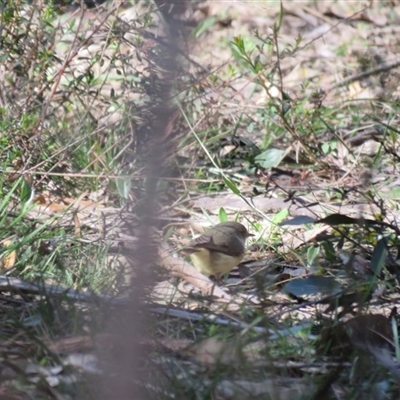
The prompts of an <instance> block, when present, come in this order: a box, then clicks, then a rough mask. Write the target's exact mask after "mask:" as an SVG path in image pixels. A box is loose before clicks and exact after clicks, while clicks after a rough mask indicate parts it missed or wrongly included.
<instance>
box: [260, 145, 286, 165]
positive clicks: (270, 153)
mask: <svg viewBox="0 0 400 400" xmlns="http://www.w3.org/2000/svg"><path fill="white" fill-rule="evenodd" d="M284 155H285V150H281V149H268V150H265V151H264V152H262V153H261V154H259V155H258V156H257V157H256V158H255V162H256V163H258V164H259V165H260V167H262V168H272V167H277V166H278V165H279V164H280V163H281V161H282V159H283V157H284Z"/></svg>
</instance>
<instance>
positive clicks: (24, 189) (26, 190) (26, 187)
mask: <svg viewBox="0 0 400 400" xmlns="http://www.w3.org/2000/svg"><path fill="white" fill-rule="evenodd" d="M31 196H32V186H31V185H30V184H29V183H28V182H27V181H26V180H25V179H22V181H21V188H20V199H21V202H22V203H26V202H28V201H29V199H30V198H31Z"/></svg>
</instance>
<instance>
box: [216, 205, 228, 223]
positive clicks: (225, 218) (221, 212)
mask: <svg viewBox="0 0 400 400" xmlns="http://www.w3.org/2000/svg"><path fill="white" fill-rule="evenodd" d="M218 218H219V221H220V222H226V221H228V214H227V213H226V211H225V208H223V207H220V208H219V211H218Z"/></svg>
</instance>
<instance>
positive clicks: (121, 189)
mask: <svg viewBox="0 0 400 400" xmlns="http://www.w3.org/2000/svg"><path fill="white" fill-rule="evenodd" d="M116 184H117V190H118V194H119V195H120V196H121V197H122V198H123V199H125V200H127V199H128V198H129V192H130V190H131V180H130V178H125V179H124V178H119V179H117V182H116Z"/></svg>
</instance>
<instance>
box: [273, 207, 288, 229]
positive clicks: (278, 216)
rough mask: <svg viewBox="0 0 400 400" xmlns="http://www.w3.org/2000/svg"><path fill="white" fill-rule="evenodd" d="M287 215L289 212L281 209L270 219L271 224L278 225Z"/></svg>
mask: <svg viewBox="0 0 400 400" xmlns="http://www.w3.org/2000/svg"><path fill="white" fill-rule="evenodd" d="M288 215H289V210H288V209H287V208H284V209H282V210H281V211H279V212H278V213H277V214H275V215H274V218H272V221H271V222H272V223H273V224H276V225H279V224H280V223H281V222H282V221H283V220H284V219H285V218H286V217H287V216H288Z"/></svg>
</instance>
